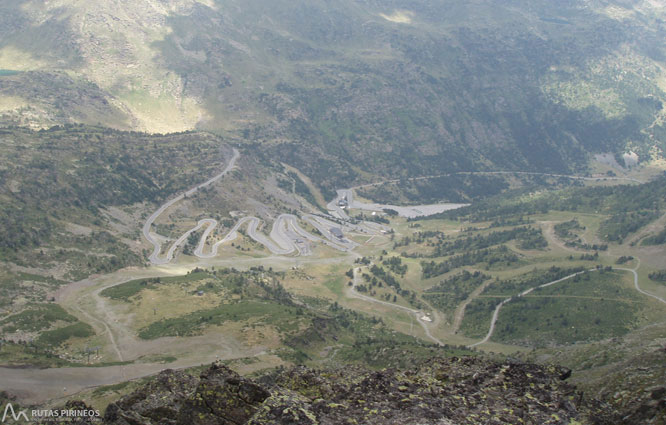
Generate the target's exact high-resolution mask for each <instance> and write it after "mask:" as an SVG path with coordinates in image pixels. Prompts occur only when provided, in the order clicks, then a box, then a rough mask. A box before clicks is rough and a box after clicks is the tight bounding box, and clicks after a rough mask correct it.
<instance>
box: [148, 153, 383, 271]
mask: <svg viewBox="0 0 666 425" xmlns="http://www.w3.org/2000/svg"><path fill="white" fill-rule="evenodd" d="M239 156H240V154H239V152H238V150H236V149H234V154H233V157H232V158H231V160H230V161H229V163H228V164H227V166H226V167H225V168H224V170H223V171H222V172H220V173H219V174H217V175H215V176H214V177H212V178H210V179H208V180H207V181H205V182H204V183H201V184H199V185H197V186H195V187H193V188H192V189H189V190H188V191H186V192H184V193H182V194H180V195H178V196H176V197H175V198H173V199H171V200H169V201H167V202H166V203H164V204H163V205H162V206H160V207H159V208H158V209H157V210H156V211H155V212H154V213H153V214H151V215H150V217H148V219H147V220H146V222H145V223H144V225H143V229H142V231H143V236H144V237H145V238H146V240H148V242H150V243H151V244H152V245H153V252H152V253H151V254H150V256H149V257H148V259H149V260H150V262H151V263H152V264H155V265H164V264H168V263H170V262H171V261H172V260H173V259H174V257H175V254H176V250H177V249H178V247H180V246H181V245H182V244H183V243H184V242H185V241H186V240H187V239H188V238H189V237H190V235H192V234H193V233H195V232H198V231H199V230H201V229H205V230H204V231H203V234H202V235H201V238H200V239H199V242H198V244H197V247H196V248H195V250H194V255H195V256H196V257H198V258H201V259H206V258H213V257H215V256H217V254H218V249H219V247H220V246H221V245H223V244H225V243H228V242H231V241H233V240H235V239H236V238H237V237H238V230H239V229H240V228H241V227H242V226H244V225H247V235H248V236H249V237H250V238H251V239H253V240H255V241H256V242H258V243H260V244H261V245H263V246H265V247H266V248H267V249H268V250H269V251H270V252H271V253H273V254H275V255H290V254H294V253H297V254H298V255H307V254H309V253H310V248H309V245H308V242H319V243H323V244H326V245H328V246H330V247H332V248H334V249H337V250H340V251H343V252H346V251H350V250H352V249H354V248H355V247H356V246H358V244H357V243H355V242H353V241H351V240H349V239H346V238H339V237H336V236H335V235H333V233H332V232H331V229H332V228H333V227H345V226H347V227H349V228H350V229H353V228H356V229H358V228H362V231H363V232H364V233H369V234H380V232H381V229H377V228H375V227H373V226H369V225H361V226H353V225H351V224H348V223H346V224H345V225H340V224H338V223H335V222H332V221H330V220H328V219H326V218H324V217H320V216H317V215H314V214H305V215H304V216H303V217H302V220H303V221H305V222H307V223H309V224H310V225H312V226H313V227H314V228H316V229H317V230H318V231H319V232H320V233H321V235H322V236H323V238H320V237H317V236H315V235H312V234H311V233H309V232H308V231H306V230H305V229H303V228H302V227H301V226H300V224H299V222H298V221H299V218H298V217H296V216H295V215H292V214H281V215H279V216H278V217H277V218H276V219H275V221H274V222H273V226H272V228H271V232H270V234H269V236H266V235H264V234H263V233H261V232H260V231H259V230H258V229H259V227H260V226H261V223H262V221H261V220H260V219H259V218H257V217H253V216H248V217H242V218H241V219H239V220H238V222H236V224H235V225H234V226H233V228H231V230H230V231H229V232H228V233H227V234H226V235H225V236H224V237H223V238H222V239H221V240H219V241H217V242H215V243H214V244H213V245H212V246H211V248H210V251H209V252H207V253H206V252H204V251H205V248H206V242H207V240H208V239H209V238H210V237H211V235H212V234H213V232H214V231H215V229H216V228H217V226H218V225H219V223H218V221H217V220H215V219H212V218H205V219H202V220H199V222H198V223H197V225H196V226H194V227H193V228H191V229H189V230H188V231H186V232H185V233H183V234H182V235H181V236H180V237H179V238H178V239H176V240H175V241H174V242H173V243H172V244H171V245H170V246H169V248H168V249H167V251H166V253H165V255H164V256H163V257H162V256H160V253H161V252H162V250H163V244H164V243H165V242H166V241H168V238H166V237H164V236H161V235H159V234H157V233H154V232H153V231H152V226H153V224H154V223H155V221H156V220H157V219H158V218H159V216H160V215H162V214H163V213H164V212H165V211H166V210H167V209H169V208H170V207H171V206H173V205H174V204H176V203H177V202H179V201H181V200H183V199H185V198H186V197H188V196H192V195H193V194H195V193H196V192H197V191H198V190H200V189H203V188H205V187H207V186H209V185H211V184H213V183H215V182H216V181H218V180H220V179H221V178H222V177H224V176H225V175H226V174H227V173H229V172H230V171H231V170H233V169H234V167H235V165H236V161H237V160H238V158H239ZM306 241H308V242H306Z"/></svg>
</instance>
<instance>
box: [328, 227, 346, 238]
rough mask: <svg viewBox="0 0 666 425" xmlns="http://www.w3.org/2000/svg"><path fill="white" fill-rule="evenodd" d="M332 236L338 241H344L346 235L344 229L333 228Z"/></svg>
mask: <svg viewBox="0 0 666 425" xmlns="http://www.w3.org/2000/svg"><path fill="white" fill-rule="evenodd" d="M331 234H332V235H333V236H335V237H336V238H338V239H343V238H344V237H345V235H344V233H342V229H340V228H339V227H331Z"/></svg>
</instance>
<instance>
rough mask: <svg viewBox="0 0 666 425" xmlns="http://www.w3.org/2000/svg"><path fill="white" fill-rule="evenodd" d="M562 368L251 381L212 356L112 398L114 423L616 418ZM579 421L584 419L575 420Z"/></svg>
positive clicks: (322, 374)
mask: <svg viewBox="0 0 666 425" xmlns="http://www.w3.org/2000/svg"><path fill="white" fill-rule="evenodd" d="M570 374H571V372H570V371H569V370H567V369H563V368H559V367H554V366H551V367H548V366H537V365H532V364H524V363H511V362H505V363H494V362H489V361H487V360H482V359H478V358H471V357H470V358H450V359H433V360H430V361H429V362H427V363H424V364H421V365H420V366H418V367H415V368H413V369H410V370H396V369H387V370H382V371H370V370H367V369H363V368H357V367H347V368H344V369H337V370H313V369H308V368H305V367H297V368H294V369H291V370H287V371H284V372H280V373H277V374H275V375H270V376H265V377H262V378H259V379H258V380H251V379H247V378H244V377H241V376H239V375H238V374H236V373H235V372H233V371H232V370H230V369H228V368H227V367H225V366H222V365H219V364H214V365H212V366H211V367H210V368H209V369H208V370H206V371H204V372H203V373H202V374H201V376H199V377H193V376H191V375H188V374H186V373H183V372H179V371H173V370H166V371H163V372H162V373H160V374H159V375H158V376H157V377H156V379H155V380H153V381H152V382H150V383H149V384H147V385H145V386H144V387H143V388H141V389H139V390H137V391H135V392H134V393H132V394H130V395H128V396H126V397H124V398H122V399H121V400H119V401H118V402H116V403H112V404H111V405H109V407H108V408H107V410H106V413H105V415H104V423H107V424H114V425H130V424H131V425H143V424H151V425H152V424H155V425H157V424H159V425H166V424H174V425H180V424H182V425H213V424H224V425H240V424H248V425H250V424H252V425H258V424H299V425H300V424H303V425H305V424H322V425H323V424H331V425H333V424H334V425H340V424H382V425H387V424H400V425H403V424H422V425H426V424H433V425H434V424H438V425H446V424H521V423H525V424H568V423H582V424H585V423H589V424H616V423H619V422H620V420H621V419H620V418H619V417H618V416H616V414H615V413H614V412H613V411H612V410H611V409H610V408H609V407H608V405H606V404H603V403H600V402H598V401H595V400H586V399H585V398H584V397H583V395H582V394H580V393H578V392H577V391H576V389H575V387H573V386H571V385H569V384H567V383H565V382H564V380H565V379H566V378H568V377H569V375H570ZM576 421H577V422H576Z"/></svg>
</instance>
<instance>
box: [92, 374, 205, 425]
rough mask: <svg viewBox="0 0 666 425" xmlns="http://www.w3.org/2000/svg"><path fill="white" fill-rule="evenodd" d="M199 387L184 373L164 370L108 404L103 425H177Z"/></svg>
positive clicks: (196, 382) (195, 381)
mask: <svg viewBox="0 0 666 425" xmlns="http://www.w3.org/2000/svg"><path fill="white" fill-rule="evenodd" d="M198 383H199V380H198V379H197V378H195V377H193V376H191V375H188V374H186V373H183V372H179V371H173V370H165V371H163V372H161V373H160V374H159V375H157V377H156V379H155V380H154V381H152V382H150V383H149V384H147V385H146V386H145V387H143V388H141V389H140V390H137V391H135V392H134V393H132V394H130V395H129V396H127V397H124V398H123V399H121V400H119V401H118V402H116V403H112V404H110V405H109V407H107V409H106V413H105V414H104V423H110V424H117V425H135V424H160V425H162V424H164V425H166V424H176V418H177V417H178V414H179V412H180V411H181V409H182V408H183V405H184V404H185V402H186V401H187V400H189V399H190V398H192V396H193V395H194V393H195V390H196V388H197V384H198Z"/></svg>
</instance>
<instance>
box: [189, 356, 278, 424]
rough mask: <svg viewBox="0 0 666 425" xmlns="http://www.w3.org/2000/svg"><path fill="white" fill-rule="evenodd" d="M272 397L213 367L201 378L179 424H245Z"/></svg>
mask: <svg viewBox="0 0 666 425" xmlns="http://www.w3.org/2000/svg"><path fill="white" fill-rule="evenodd" d="M268 397H270V393H269V392H268V391H267V390H266V389H264V388H262V387H261V386H259V385H257V384H255V383H254V382H252V381H251V380H249V379H245V378H243V377H241V376H239V375H238V374H237V373H236V372H234V371H232V370H231V369H229V368H227V367H225V366H220V365H217V364H214V365H213V366H211V368H210V369H208V370H207V371H205V372H204V373H202V374H201V377H200V380H199V385H198V386H197V389H196V391H195V392H194V394H193V395H192V397H190V398H189V399H188V400H187V401H186V402H185V404H184V406H183V407H182V409H181V410H180V413H179V415H178V422H177V423H179V424H183V425H186V424H191V425H220V424H223V425H237V424H244V423H247V421H248V420H249V419H250V418H251V417H252V416H253V415H254V414H255V413H256V411H257V409H258V408H259V407H260V406H261V404H262V403H263V402H264V400H266V399H267V398H268Z"/></svg>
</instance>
